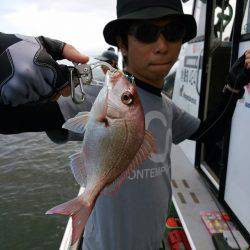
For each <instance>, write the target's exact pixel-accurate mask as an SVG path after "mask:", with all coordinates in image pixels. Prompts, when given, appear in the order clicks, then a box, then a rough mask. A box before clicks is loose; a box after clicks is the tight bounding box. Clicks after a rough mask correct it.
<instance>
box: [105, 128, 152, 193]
mask: <svg viewBox="0 0 250 250" xmlns="http://www.w3.org/2000/svg"><path fill="white" fill-rule="evenodd" d="M152 153H156V141H155V139H154V137H153V135H152V134H151V133H150V132H149V131H147V130H145V135H144V140H143V143H142V145H141V147H140V149H139V150H138V152H137V154H136V155H135V157H134V159H133V160H132V161H131V163H130V164H129V166H128V168H127V169H126V170H125V171H124V172H123V173H122V174H121V175H120V177H119V178H117V179H116V180H115V181H114V182H113V183H112V184H111V185H110V187H109V188H108V189H107V192H105V193H106V194H107V193H109V194H110V193H114V192H115V191H116V190H117V189H118V188H119V187H120V186H121V185H122V183H123V182H124V181H125V180H126V178H127V177H128V176H129V174H130V173H131V172H132V171H133V170H135V169H136V168H138V167H139V166H141V164H142V163H143V162H144V161H145V160H146V159H147V158H148V157H149V156H150V155H151V154H152Z"/></svg>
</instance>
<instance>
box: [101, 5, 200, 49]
mask: <svg viewBox="0 0 250 250" xmlns="http://www.w3.org/2000/svg"><path fill="white" fill-rule="evenodd" d="M116 11H117V19H116V20H113V21H111V22H109V23H108V24H107V25H106V26H105V27H104V30H103V35H104V38H105V41H106V42H107V43H109V44H111V45H115V46H117V36H118V35H119V34H120V29H121V24H122V23H126V21H128V20H150V19H156V18H161V17H165V16H169V15H171V16H178V17H180V18H181V19H182V20H183V24H184V25H185V27H186V35H185V37H184V39H183V43H185V42H188V41H190V40H191V39H193V38H194V37H195V36H196V31H197V26H196V22H195V19H194V17H193V16H192V15H187V14H184V13H183V9H182V3H181V0H117V6H116Z"/></svg>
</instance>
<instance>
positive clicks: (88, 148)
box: [46, 71, 156, 245]
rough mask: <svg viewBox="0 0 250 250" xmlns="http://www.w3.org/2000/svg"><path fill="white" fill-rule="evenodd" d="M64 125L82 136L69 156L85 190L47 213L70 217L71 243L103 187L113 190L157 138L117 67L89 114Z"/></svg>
mask: <svg viewBox="0 0 250 250" xmlns="http://www.w3.org/2000/svg"><path fill="white" fill-rule="evenodd" d="M63 128H65V129H68V130H71V131H74V132H77V133H81V134H84V138H83V145H82V150H81V151H80V152H78V153H75V154H73V155H72V156H70V165H71V170H72V172H73V175H74V177H75V179H76V181H77V183H78V184H79V185H80V186H81V187H84V191H83V193H82V194H81V195H79V196H78V197H76V198H75V199H73V200H70V201H68V202H65V203H63V204H60V205H58V206H55V207H54V208H51V209H50V210H48V211H47V212H46V214H62V215H68V216H71V218H72V239H71V245H74V244H75V243H76V242H77V241H78V240H79V239H80V237H81V235H82V233H83V230H84V227H85V225H86V223H87V220H88V218H89V216H90V214H91V211H92V210H93V208H94V205H95V202H96V200H97V198H98V196H99V195H100V194H101V193H103V195H105V194H106V192H105V190H108V193H113V192H116V191H117V189H118V188H119V187H120V186H121V185H122V183H123V182H124V181H125V180H126V178H127V177H128V175H129V173H131V171H133V170H135V169H136V168H138V167H139V166H140V165H141V164H142V162H143V161H144V160H146V159H147V158H149V157H150V155H151V154H152V153H155V152H156V142H155V139H154V137H153V135H152V134H151V133H150V132H149V131H147V130H145V117H144V110H143V107H142V104H141V101H140V98H139V95H138V93H137V90H136V86H135V84H134V83H131V82H130V81H129V80H128V79H127V77H126V76H125V75H124V73H123V72H122V71H116V72H110V71H108V72H107V74H106V78H105V84H104V86H103V88H102V89H101V91H100V92H99V94H98V96H97V98H96V100H95V102H94V103H93V106H92V108H91V110H90V112H80V113H79V114H78V115H77V116H75V117H74V118H71V119H69V120H67V121H66V123H65V124H64V125H63ZM110 187H111V189H110Z"/></svg>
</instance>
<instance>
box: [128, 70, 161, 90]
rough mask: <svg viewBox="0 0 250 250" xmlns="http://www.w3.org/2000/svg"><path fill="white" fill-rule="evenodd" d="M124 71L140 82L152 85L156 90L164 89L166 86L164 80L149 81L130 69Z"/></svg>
mask: <svg viewBox="0 0 250 250" xmlns="http://www.w3.org/2000/svg"><path fill="white" fill-rule="evenodd" d="M124 71H126V72H128V73H129V74H130V75H133V76H134V77H135V78H137V79H138V80H140V81H141V82H143V83H145V84H148V85H151V86H153V87H154V88H158V89H162V88H163V84H164V79H154V80H148V79H147V78H145V77H144V76H143V75H140V74H138V73H137V72H134V71H133V70H131V69H130V68H129V67H127V68H125V69H124Z"/></svg>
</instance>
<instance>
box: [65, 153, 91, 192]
mask: <svg viewBox="0 0 250 250" xmlns="http://www.w3.org/2000/svg"><path fill="white" fill-rule="evenodd" d="M69 158H70V168H71V171H72V173H73V175H74V177H75V179H76V181H77V183H78V184H79V185H80V186H81V187H83V186H86V179H87V174H86V169H85V166H84V163H83V155H82V153H81V152H78V153H75V154H73V155H71V156H70V157H69Z"/></svg>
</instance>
